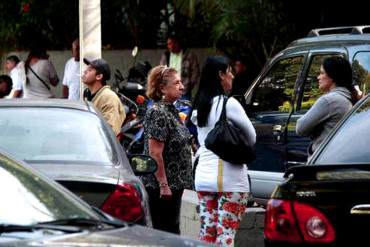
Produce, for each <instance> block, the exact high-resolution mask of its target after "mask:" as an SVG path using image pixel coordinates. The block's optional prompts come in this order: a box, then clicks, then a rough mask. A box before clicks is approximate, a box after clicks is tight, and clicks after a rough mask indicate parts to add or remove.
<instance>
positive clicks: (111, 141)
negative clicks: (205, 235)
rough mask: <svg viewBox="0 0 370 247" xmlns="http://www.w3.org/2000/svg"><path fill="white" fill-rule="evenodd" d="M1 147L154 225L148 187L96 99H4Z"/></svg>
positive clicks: (87, 196)
mask: <svg viewBox="0 0 370 247" xmlns="http://www.w3.org/2000/svg"><path fill="white" fill-rule="evenodd" d="M0 148H1V149H3V150H5V151H7V152H9V153H10V154H12V155H14V156H15V157H17V158H18V159H20V160H23V161H25V162H27V163H28V164H30V165H31V166H32V167H34V168H36V169H37V170H39V171H41V172H43V173H44V174H46V175H47V176H49V177H50V178H52V179H54V180H56V181H58V182H59V183H61V184H62V185H64V186H65V187H66V188H68V189H69V190H71V191H73V192H74V193H75V194H77V195H78V196H79V197H80V198H82V199H83V200H85V201H86V202H88V203H89V204H91V205H94V206H96V207H99V208H101V209H102V210H103V211H104V212H107V213H109V214H111V215H113V216H115V217H117V218H119V219H121V220H124V221H128V222H135V223H139V224H143V225H151V221H150V215H149V208H148V202H147V195H146V192H145V188H144V186H143V185H142V183H141V182H140V180H139V179H138V178H137V177H136V176H135V175H134V173H133V171H132V168H131V167H130V164H129V160H128V158H127V156H126V154H125V152H124V150H123V148H122V147H121V146H120V145H119V143H118V142H117V140H116V137H115V135H114V133H113V131H112V130H111V128H110V127H109V126H108V125H107V123H106V122H105V121H104V120H103V118H102V116H101V115H100V114H99V113H97V111H96V110H95V109H94V107H93V106H92V104H90V103H88V102H82V101H81V102H78V101H68V100H58V99H50V100H2V101H1V102H0Z"/></svg>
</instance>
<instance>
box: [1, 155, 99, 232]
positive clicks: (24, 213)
mask: <svg viewBox="0 0 370 247" xmlns="http://www.w3.org/2000/svg"><path fill="white" fill-rule="evenodd" d="M53 185H55V184H54V183H53V182H48V181H46V180H45V179H44V178H42V177H40V176H39V175H37V174H36V173H35V172H33V171H31V170H30V169H29V168H26V167H25V166H23V165H21V164H18V163H16V162H14V161H13V160H11V159H9V158H7V157H5V156H3V155H1V154H0V194H1V198H2V199H1V203H0V224H2V225H4V224H16V225H31V224H36V223H40V222H45V221H52V220H59V219H66V218H88V219H89V218H90V219H91V218H94V219H97V218H98V216H96V215H95V214H94V213H93V211H92V210H90V209H89V208H88V207H87V206H85V205H84V204H82V203H81V202H79V201H77V200H75V199H74V198H73V197H71V196H70V195H69V194H68V193H66V192H65V191H64V190H62V189H60V188H57V187H54V186H53Z"/></svg>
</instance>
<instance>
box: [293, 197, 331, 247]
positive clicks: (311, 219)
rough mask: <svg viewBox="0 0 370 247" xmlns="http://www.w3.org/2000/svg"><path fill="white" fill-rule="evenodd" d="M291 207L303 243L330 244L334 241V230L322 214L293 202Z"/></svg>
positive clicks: (302, 204) (312, 208)
mask: <svg viewBox="0 0 370 247" xmlns="http://www.w3.org/2000/svg"><path fill="white" fill-rule="evenodd" d="M293 205H294V211H295V213H296V215H297V219H298V225H299V228H300V229H301V232H302V235H303V238H304V241H305V242H308V243H330V242H333V241H334V240H335V230H334V228H333V226H332V225H331V223H330V221H329V220H328V218H327V217H326V216H325V215H324V214H323V213H321V212H320V211H319V210H318V209H316V208H314V207H312V206H310V205H307V204H305V203H300V202H294V203H293Z"/></svg>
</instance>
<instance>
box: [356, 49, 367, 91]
mask: <svg viewBox="0 0 370 247" xmlns="http://www.w3.org/2000/svg"><path fill="white" fill-rule="evenodd" d="M352 68H353V82H354V83H355V84H356V85H358V86H359V89H360V90H361V91H362V92H363V94H367V93H368V92H369V89H370V52H358V53H357V54H356V55H355V57H354V59H353V63H352Z"/></svg>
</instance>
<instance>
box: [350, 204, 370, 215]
mask: <svg viewBox="0 0 370 247" xmlns="http://www.w3.org/2000/svg"><path fill="white" fill-rule="evenodd" d="M350 213H351V214H370V204H360V205H356V206H354V207H353V208H351V211H350Z"/></svg>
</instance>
